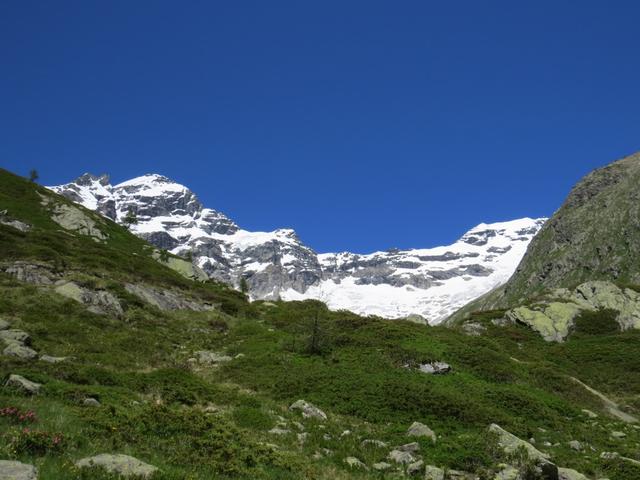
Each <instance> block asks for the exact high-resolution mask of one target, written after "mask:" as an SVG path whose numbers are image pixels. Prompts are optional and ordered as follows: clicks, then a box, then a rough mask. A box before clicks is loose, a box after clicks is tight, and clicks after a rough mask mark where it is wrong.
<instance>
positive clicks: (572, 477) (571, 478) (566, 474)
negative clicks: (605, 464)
mask: <svg viewBox="0 0 640 480" xmlns="http://www.w3.org/2000/svg"><path fill="white" fill-rule="evenodd" d="M558 480H589V479H588V478H587V477H585V476H584V475H583V474H581V473H580V472H577V471H576V470H573V469H571V468H562V467H560V468H558Z"/></svg>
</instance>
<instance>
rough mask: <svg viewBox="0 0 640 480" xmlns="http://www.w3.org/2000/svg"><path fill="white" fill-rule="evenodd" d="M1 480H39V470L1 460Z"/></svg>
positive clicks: (23, 464) (27, 465)
mask: <svg viewBox="0 0 640 480" xmlns="http://www.w3.org/2000/svg"><path fill="white" fill-rule="evenodd" d="M0 480H38V469H37V468H36V467H34V466H33V465H29V464H27V463H20V462H13V461H11V460H0Z"/></svg>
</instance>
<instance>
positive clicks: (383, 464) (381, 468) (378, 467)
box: [371, 462, 393, 472]
mask: <svg viewBox="0 0 640 480" xmlns="http://www.w3.org/2000/svg"><path fill="white" fill-rule="evenodd" d="M371 466H372V467H373V469H374V470H377V471H379V472H384V471H385V470H389V469H390V468H393V465H391V464H390V463H387V462H378V463H374V464H373V465H371Z"/></svg>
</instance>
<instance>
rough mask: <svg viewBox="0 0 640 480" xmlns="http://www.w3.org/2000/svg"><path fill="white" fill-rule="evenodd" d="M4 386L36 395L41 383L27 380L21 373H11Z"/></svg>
mask: <svg viewBox="0 0 640 480" xmlns="http://www.w3.org/2000/svg"><path fill="white" fill-rule="evenodd" d="M5 386H6V387H9V388H15V389H17V390H20V391H22V392H23V393H27V394H29V395H36V394H37V393H38V392H40V388H41V387H42V384H40V383H36V382H32V381H31V380H27V379H26V378H24V377H23V376H21V375H14V374H11V375H9V379H8V380H7V383H5Z"/></svg>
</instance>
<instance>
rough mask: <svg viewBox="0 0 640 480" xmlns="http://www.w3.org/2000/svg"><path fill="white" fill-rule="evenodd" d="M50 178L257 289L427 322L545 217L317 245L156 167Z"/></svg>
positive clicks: (504, 268) (500, 264) (498, 273)
mask: <svg viewBox="0 0 640 480" xmlns="http://www.w3.org/2000/svg"><path fill="white" fill-rule="evenodd" d="M49 188H51V189H52V190H53V191H55V192H57V193H60V194H62V195H64V196H66V197H67V198H69V199H71V200H73V201H75V202H77V203H79V204H81V205H83V206H85V207H87V208H90V209H92V210H96V211H98V212H100V213H101V214H103V215H105V216H106V217H109V218H111V219H112V220H115V221H117V222H122V221H123V219H124V218H125V216H126V215H127V213H128V212H129V211H132V212H134V213H135V214H136V216H137V220H138V223H137V224H134V225H132V226H131V230H132V231H133V232H134V233H136V234H137V235H139V236H141V237H143V238H145V239H147V240H148V241H149V242H151V243H153V244H154V245H156V246H158V247H159V248H163V249H167V250H169V251H171V252H172V253H175V254H185V253H187V252H189V251H190V252H192V258H193V261H194V263H195V264H196V265H198V266H199V267H201V268H202V269H203V270H204V271H205V272H207V274H208V275H209V276H210V277H212V278H215V279H218V280H221V281H224V282H227V283H230V284H233V285H238V284H239V282H240V279H241V278H242V277H244V278H245V279H246V281H247V284H248V286H249V293H250V295H251V297H252V298H254V299H274V298H278V297H279V298H282V299H284V300H299V299H306V298H315V299H319V300H322V301H324V302H326V303H327V304H328V305H329V307H330V308H332V309H347V310H351V311H354V312H357V313H361V314H374V315H380V316H384V317H388V318H399V317H406V316H408V315H412V314H417V315H421V316H422V317H424V318H425V319H427V320H428V321H429V322H430V323H438V322H439V321H441V320H443V319H444V318H445V317H446V316H448V315H449V314H451V313H452V312H453V311H455V310H456V309H458V308H459V307H461V306H463V305H464V304H466V303H467V302H469V301H471V300H473V299H475V298H477V297H478V296H480V295H482V294H484V293H486V292H487V291H489V290H491V289H492V288H494V287H496V286H497V285H499V284H501V283H504V282H505V281H506V280H507V279H508V278H509V277H510V276H511V274H512V273H513V271H514V270H515V268H516V266H517V265H518V263H519V262H520V260H521V258H522V256H523V255H524V253H525V250H526V248H527V246H528V244H529V242H530V241H531V239H532V238H533V236H534V235H535V234H536V233H537V232H538V230H539V229H540V228H541V226H542V225H543V223H544V221H545V219H530V218H523V219H519V220H514V221H510V222H503V223H493V224H484V223H483V224H480V225H478V226H477V227H475V228H473V229H471V230H469V231H468V232H467V233H466V234H464V235H463V236H462V237H461V238H460V239H459V240H458V241H457V242H455V243H454V244H452V245H448V246H443V247H435V248H427V249H411V250H395V249H394V250H387V251H383V252H375V253H371V254H367V255H360V254H354V253H348V252H343V253H323V254H317V253H316V252H314V251H313V250H312V249H311V248H309V247H308V246H306V245H304V244H303V243H302V242H301V241H300V239H299V238H298V237H297V236H296V233H295V232H294V231H293V230H291V229H279V230H275V231H273V232H250V231H247V230H243V229H241V228H240V227H239V226H238V225H236V224H235V223H234V222H233V221H232V220H231V219H229V218H228V217H226V216H225V215H224V214H222V213H220V212H218V211H216V210H212V209H210V208H205V207H204V206H203V205H202V204H201V203H200V201H199V200H198V199H197V197H196V196H195V195H194V193H193V192H191V190H189V189H188V188H187V187H185V186H183V185H180V184H178V183H176V182H173V181H172V180H170V179H168V178H167V177H163V176H161V175H156V174H150V175H144V176H142V177H138V178H134V179H131V180H128V181H126V182H123V183H120V184H118V185H111V184H110V182H109V177H107V176H106V175H103V176H100V177H97V176H94V175H91V174H85V175H82V176H81V177H79V178H77V179H76V180H74V181H73V182H71V183H68V184H65V185H59V186H55V187H49Z"/></svg>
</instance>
